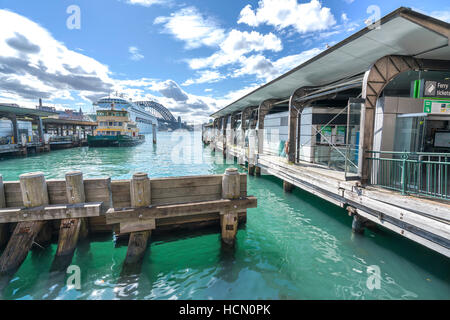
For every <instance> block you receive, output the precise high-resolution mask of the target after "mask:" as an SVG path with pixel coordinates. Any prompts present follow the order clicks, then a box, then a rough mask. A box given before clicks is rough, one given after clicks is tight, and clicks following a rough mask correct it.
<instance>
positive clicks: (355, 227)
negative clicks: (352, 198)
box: [352, 214, 365, 234]
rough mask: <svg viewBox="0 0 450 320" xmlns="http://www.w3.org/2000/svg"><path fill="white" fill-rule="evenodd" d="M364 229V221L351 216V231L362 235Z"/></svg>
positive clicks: (359, 217)
mask: <svg viewBox="0 0 450 320" xmlns="http://www.w3.org/2000/svg"><path fill="white" fill-rule="evenodd" d="M364 229H365V219H364V218H363V217H361V216H359V215H357V214H355V215H353V221H352V231H353V232H354V233H359V234H363V233H364Z"/></svg>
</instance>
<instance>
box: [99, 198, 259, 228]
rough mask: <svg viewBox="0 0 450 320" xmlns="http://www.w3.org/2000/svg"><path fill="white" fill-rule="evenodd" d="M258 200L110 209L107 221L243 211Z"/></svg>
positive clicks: (109, 222)
mask: <svg viewBox="0 0 450 320" xmlns="http://www.w3.org/2000/svg"><path fill="white" fill-rule="evenodd" d="M256 206H257V200H256V198H255V197H247V198H244V199H238V200H230V199H220V200H213V201H203V202H196V203H183V204H172V205H161V206H151V207H143V208H131V209H122V210H115V209H110V210H108V212H107V213H106V223H107V224H115V223H122V222H125V221H133V220H138V219H139V218H141V219H151V218H155V219H156V218H166V217H176V216H184V215H194V214H201V213H208V212H220V211H226V210H235V211H242V210H244V209H247V208H256Z"/></svg>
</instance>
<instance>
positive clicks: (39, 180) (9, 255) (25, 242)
mask: <svg viewBox="0 0 450 320" xmlns="http://www.w3.org/2000/svg"><path fill="white" fill-rule="evenodd" d="M20 189H21V191H22V200H23V203H24V206H25V207H27V208H32V207H39V206H43V205H47V204H48V202H49V201H48V193H47V183H46V181H45V177H44V174H43V173H42V172H35V173H26V174H22V175H20ZM46 223H47V222H44V221H25V222H19V223H17V226H16V228H15V229H14V232H13V234H12V236H11V238H10V240H9V242H8V245H7V246H6V248H5V251H4V252H3V254H2V256H1V258H0V273H12V272H15V271H16V270H17V269H18V268H19V267H20V265H21V264H22V262H23V261H24V260H25V258H26V257H27V254H28V251H29V250H30V248H31V246H32V245H33V242H34V239H35V237H36V236H37V235H38V234H39V232H40V231H41V229H42V227H43V226H44V225H45V224H46Z"/></svg>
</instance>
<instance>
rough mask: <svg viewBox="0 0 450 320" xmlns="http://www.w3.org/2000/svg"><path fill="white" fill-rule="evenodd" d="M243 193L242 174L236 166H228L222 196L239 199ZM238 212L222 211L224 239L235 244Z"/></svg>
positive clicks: (229, 243) (227, 242) (221, 223)
mask: <svg viewBox="0 0 450 320" xmlns="http://www.w3.org/2000/svg"><path fill="white" fill-rule="evenodd" d="M240 194H241V182H240V174H239V172H238V170H237V169H236V168H228V169H226V170H225V174H224V175H223V177H222V198H223V199H239V197H240ZM238 221H239V217H238V212H237V211H235V210H230V211H223V212H221V213H220V225H221V228H222V241H223V242H224V243H225V244H226V245H229V246H233V245H234V243H235V239H236V233H237V228H238Z"/></svg>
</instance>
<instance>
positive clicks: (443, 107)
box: [423, 100, 450, 115]
mask: <svg viewBox="0 0 450 320" xmlns="http://www.w3.org/2000/svg"><path fill="white" fill-rule="evenodd" d="M423 112H425V113H431V114H446V115H450V101H448V100H447V101H444V100H424V102H423Z"/></svg>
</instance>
